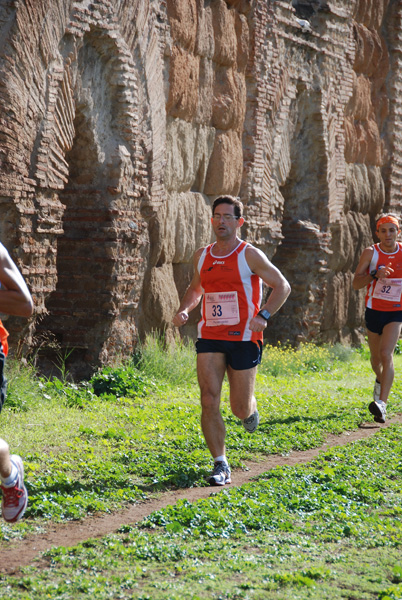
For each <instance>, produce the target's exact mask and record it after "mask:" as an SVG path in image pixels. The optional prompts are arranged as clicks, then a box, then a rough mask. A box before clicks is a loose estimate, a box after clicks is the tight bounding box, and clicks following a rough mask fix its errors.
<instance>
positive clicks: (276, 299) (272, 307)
mask: <svg viewBox="0 0 402 600" xmlns="http://www.w3.org/2000/svg"><path fill="white" fill-rule="evenodd" d="M246 260H247V263H248V266H249V267H250V269H251V270H252V271H253V273H255V274H256V275H258V276H259V277H261V279H262V280H263V282H264V283H265V284H266V285H267V286H268V287H270V288H272V292H271V294H270V295H269V298H268V300H267V301H266V302H265V304H263V305H262V306H261V310H267V311H268V312H269V313H270V314H271V315H273V314H274V313H276V312H277V311H278V310H279V309H280V307H281V306H282V305H283V304H284V303H285V301H286V299H287V297H288V296H289V294H290V291H291V288H290V285H289V282H288V281H287V279H285V277H284V276H283V275H282V273H281V272H280V271H279V269H277V268H276V267H275V266H274V265H273V264H272V263H271V262H270V261H269V260H268V258H267V257H266V256H265V254H264V253H263V252H261V250H258V248H254V247H252V246H251V247H248V248H247V250H246ZM266 326H267V321H266V320H265V319H264V318H263V317H259V316H258V315H257V316H255V317H254V319H251V321H250V329H251V330H252V331H262V330H263V329H265V327H266Z"/></svg>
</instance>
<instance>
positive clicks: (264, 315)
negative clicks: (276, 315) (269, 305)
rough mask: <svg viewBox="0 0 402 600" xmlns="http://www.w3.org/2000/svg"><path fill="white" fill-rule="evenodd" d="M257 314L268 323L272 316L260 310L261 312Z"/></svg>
mask: <svg viewBox="0 0 402 600" xmlns="http://www.w3.org/2000/svg"><path fill="white" fill-rule="evenodd" d="M257 314H258V316H259V317H262V318H263V319H265V320H266V321H268V319H269V317H270V316H271V313H270V312H268V311H267V310H260V312H259V313H257Z"/></svg>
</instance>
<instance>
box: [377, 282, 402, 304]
mask: <svg viewBox="0 0 402 600" xmlns="http://www.w3.org/2000/svg"><path fill="white" fill-rule="evenodd" d="M401 292H402V279H386V278H384V279H379V280H378V281H377V283H376V284H375V288H374V293H373V298H378V299H380V300H389V302H400V300H401Z"/></svg>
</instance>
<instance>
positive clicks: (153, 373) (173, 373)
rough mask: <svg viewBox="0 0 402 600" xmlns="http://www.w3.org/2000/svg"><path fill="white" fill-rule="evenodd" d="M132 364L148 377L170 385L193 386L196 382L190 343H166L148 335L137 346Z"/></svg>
mask: <svg viewBox="0 0 402 600" xmlns="http://www.w3.org/2000/svg"><path fill="white" fill-rule="evenodd" d="M134 363H135V365H136V366H137V367H138V369H140V370H141V371H142V373H144V374H145V375H147V376H148V377H153V378H154V379H157V380H158V381H160V380H163V381H166V382H167V383H169V384H171V385H174V384H178V385H185V384H186V383H187V384H194V383H196V381H197V376H196V369H195V364H196V361H195V349H194V344H193V343H192V342H185V341H181V340H178V341H176V342H175V343H167V342H166V340H165V338H163V337H160V336H157V335H156V334H150V335H148V336H147V337H146V339H145V342H144V343H143V344H140V345H139V346H138V348H137V352H136V354H135V356H134Z"/></svg>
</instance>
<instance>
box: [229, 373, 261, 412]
mask: <svg viewBox="0 0 402 600" xmlns="http://www.w3.org/2000/svg"><path fill="white" fill-rule="evenodd" d="M227 373H228V379H229V384H230V405H231V407H232V412H233V414H234V415H235V416H236V417H237V418H238V419H242V420H243V419H247V417H249V416H250V415H252V414H253V412H255V411H256V410H257V402H256V400H255V397H254V385H255V377H256V374H257V367H253V368H252V369H244V370H241V371H237V370H235V369H232V368H231V367H229V366H228V369H227Z"/></svg>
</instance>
